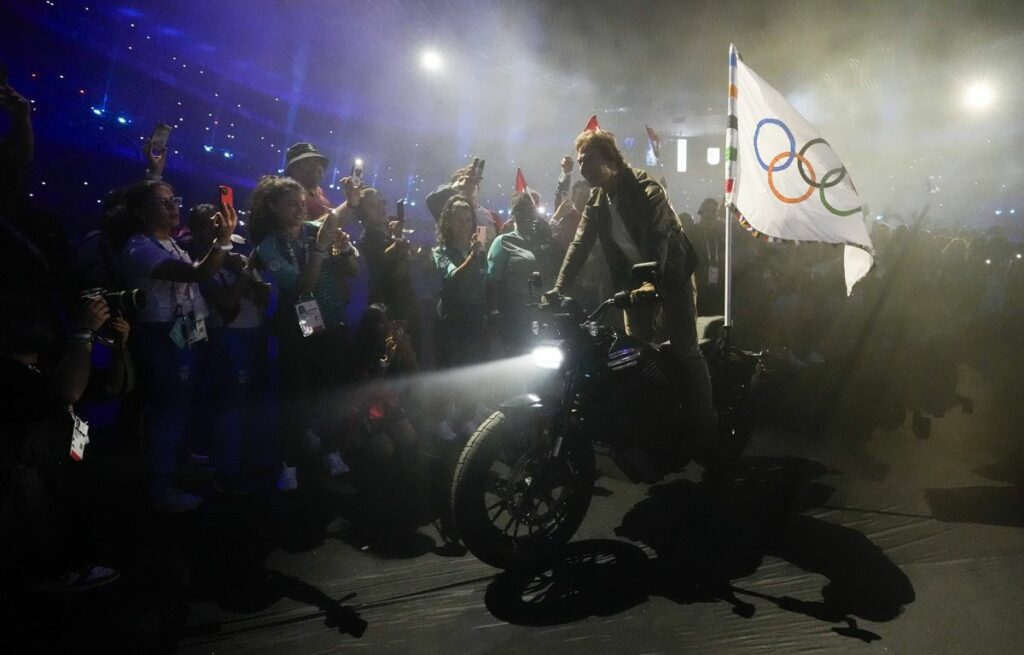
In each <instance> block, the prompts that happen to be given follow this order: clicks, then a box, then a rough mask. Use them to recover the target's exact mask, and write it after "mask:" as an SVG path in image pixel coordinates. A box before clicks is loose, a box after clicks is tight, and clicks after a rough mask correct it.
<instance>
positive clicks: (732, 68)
mask: <svg viewBox="0 0 1024 655" xmlns="http://www.w3.org/2000/svg"><path fill="white" fill-rule="evenodd" d="M737 56H738V55H737V54H736V46H735V45H734V44H732V43H730V44H729V100H728V103H727V107H728V109H727V111H728V117H727V119H726V130H725V157H723V158H722V159H723V161H724V163H725V279H724V280H723V282H724V284H723V286H724V287H725V301H724V304H725V334H726V337H727V338H728V335H729V331H730V329H731V328H732V231H733V222H734V221H733V211H734V209H733V202H732V197H733V191H734V189H735V182H736V168H737V165H736V132H737V128H736V119H735V116H736V95H737V89H736V58H737Z"/></svg>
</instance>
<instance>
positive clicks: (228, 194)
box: [218, 184, 235, 208]
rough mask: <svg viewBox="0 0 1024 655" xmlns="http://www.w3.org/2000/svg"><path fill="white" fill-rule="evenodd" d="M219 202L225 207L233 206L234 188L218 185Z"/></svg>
mask: <svg viewBox="0 0 1024 655" xmlns="http://www.w3.org/2000/svg"><path fill="white" fill-rule="evenodd" d="M218 188H219V189H220V204H222V205H224V206H225V207H231V208H234V206H235V190H234V189H232V188H231V187H229V186H225V185H223V184H222V185H220V187H218Z"/></svg>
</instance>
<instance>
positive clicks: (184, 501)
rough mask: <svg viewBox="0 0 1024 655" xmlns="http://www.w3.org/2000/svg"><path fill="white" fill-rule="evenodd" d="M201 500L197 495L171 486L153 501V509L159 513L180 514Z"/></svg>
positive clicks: (197, 505) (188, 510) (193, 507)
mask: <svg viewBox="0 0 1024 655" xmlns="http://www.w3.org/2000/svg"><path fill="white" fill-rule="evenodd" d="M202 502H203V499H202V498H200V497H199V496H193V495H192V494H190V493H186V492H184V491H182V490H181V489H178V488H176V487H171V488H169V489H168V490H167V491H165V492H164V495H162V496H160V497H159V498H157V499H156V500H154V501H153V505H152V507H153V511H155V512H160V513H161V514H180V513H182V512H191V511H192V510H194V509H195V508H197V507H199V505H200V504H201V503H202Z"/></svg>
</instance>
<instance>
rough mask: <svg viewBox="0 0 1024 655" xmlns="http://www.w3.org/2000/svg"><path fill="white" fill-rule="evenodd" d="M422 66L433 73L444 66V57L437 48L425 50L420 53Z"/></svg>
mask: <svg viewBox="0 0 1024 655" xmlns="http://www.w3.org/2000/svg"><path fill="white" fill-rule="evenodd" d="M420 66H422V67H423V68H424V70H427V71H429V72H431V73H437V72H439V71H440V70H441V69H443V68H444V57H442V56H441V53H440V52H438V51H437V50H424V51H423V53H422V54H421V55H420Z"/></svg>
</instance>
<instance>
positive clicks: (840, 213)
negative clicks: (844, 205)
mask: <svg viewBox="0 0 1024 655" xmlns="http://www.w3.org/2000/svg"><path fill="white" fill-rule="evenodd" d="M836 171H839V177H838V179H837V180H836V181H835V182H832V183H831V184H829V183H828V178H829V176H830V175H832V174H833V173H835V172H836ZM811 173H812V174H813V173H814V171H811ZM845 175H846V169H845V168H833V169H832V170H830V171H829V172H827V173H825V176H824V177H823V178H821V186H820V187H819V189H818V190H819V193H820V194H821V204H822V205H824V206H825V209H827V210H829V211H830V212H832V213H833V214H835V215H836V216H851V215H853V214H856V213H857V212H859V211H860V210H861V209H863V207H864V206H863V205H861V206H860V207H854V208H853V209H836V208H835V207H833V206H832V205H830V204H828V200H826V199H825V189H828V188H830V187H833V186H835V185H837V184H839V180H842V179H843V177H844V176H845Z"/></svg>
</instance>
